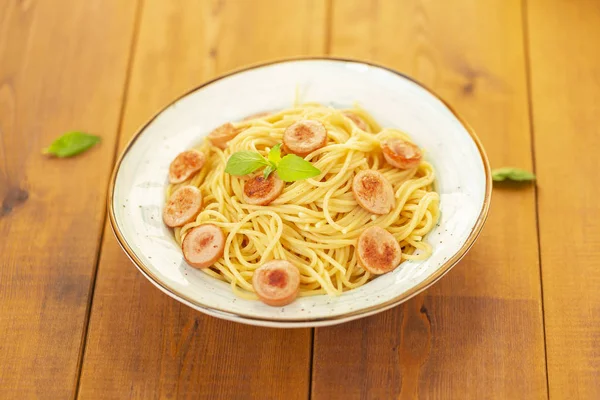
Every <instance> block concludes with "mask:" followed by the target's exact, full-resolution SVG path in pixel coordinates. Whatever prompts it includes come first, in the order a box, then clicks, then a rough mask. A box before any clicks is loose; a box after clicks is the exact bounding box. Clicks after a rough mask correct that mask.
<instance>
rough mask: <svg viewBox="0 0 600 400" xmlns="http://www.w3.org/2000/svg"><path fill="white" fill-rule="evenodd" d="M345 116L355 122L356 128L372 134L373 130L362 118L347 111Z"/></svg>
mask: <svg viewBox="0 0 600 400" xmlns="http://www.w3.org/2000/svg"><path fill="white" fill-rule="evenodd" d="M344 115H345V116H346V117H348V119H350V121H352V122H354V124H355V125H356V126H358V128H359V129H361V130H363V131H365V132H370V131H371V130H370V129H369V125H367V123H366V122H365V120H364V119H362V118H361V117H359V116H358V115H356V114H354V113H353V112H350V111H346V112H344Z"/></svg>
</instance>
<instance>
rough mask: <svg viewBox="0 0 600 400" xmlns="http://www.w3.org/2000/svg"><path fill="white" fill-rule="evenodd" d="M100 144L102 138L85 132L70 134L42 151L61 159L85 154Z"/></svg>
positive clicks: (66, 134)
mask: <svg viewBox="0 0 600 400" xmlns="http://www.w3.org/2000/svg"><path fill="white" fill-rule="evenodd" d="M98 142H100V136H95V135H90V134H88V133H83V132H69V133H65V134H64V135H62V136H61V137H59V138H58V139H56V140H55V141H54V142H52V144H51V145H50V146H48V147H47V148H45V149H44V150H42V153H44V154H52V155H54V156H56V157H60V158H64V157H71V156H75V155H77V154H79V153H83V152H84V151H86V150H88V149H89V148H90V147H92V146H93V145H95V144H96V143H98Z"/></svg>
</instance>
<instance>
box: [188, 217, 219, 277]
mask: <svg viewBox="0 0 600 400" xmlns="http://www.w3.org/2000/svg"><path fill="white" fill-rule="evenodd" d="M181 248H182V250H183V256H184V257H185V260H186V261H187V263H188V264H190V265H191V266H192V267H195V268H207V267H210V266H211V265H213V264H214V263H215V262H216V261H217V260H218V259H219V258H221V256H223V251H224V250H225V234H224V233H223V231H222V230H221V228H219V227H218V226H216V225H213V224H203V225H198V226H197V227H195V228H194V229H192V230H190V231H189V232H188V234H187V235H186V236H185V239H183V243H182V244H181Z"/></svg>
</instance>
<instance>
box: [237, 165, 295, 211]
mask: <svg viewBox="0 0 600 400" xmlns="http://www.w3.org/2000/svg"><path fill="white" fill-rule="evenodd" d="M284 186H285V183H284V182H283V181H282V180H281V179H279V177H278V176H277V175H275V174H273V173H272V174H271V175H269V177H268V178H267V179H265V178H264V177H263V176H262V174H261V175H256V176H255V177H253V178H250V179H248V180H247V181H246V183H245V184H244V192H243V193H242V195H243V197H244V202H245V203H246V204H252V205H255V206H266V205H267V204H269V203H270V202H272V201H273V200H275V199H276V198H277V197H278V196H279V195H280V194H281V192H282V191H283V187H284Z"/></svg>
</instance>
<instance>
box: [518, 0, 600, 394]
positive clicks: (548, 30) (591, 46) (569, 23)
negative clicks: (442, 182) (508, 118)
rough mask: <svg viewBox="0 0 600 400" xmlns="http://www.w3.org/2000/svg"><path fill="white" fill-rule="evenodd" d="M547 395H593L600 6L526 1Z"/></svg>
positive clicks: (598, 317) (599, 371)
mask: <svg viewBox="0 0 600 400" xmlns="http://www.w3.org/2000/svg"><path fill="white" fill-rule="evenodd" d="M527 15H528V20H527V21H528V30H529V38H530V40H529V49H530V69H531V89H532V90H531V100H532V115H533V126H534V137H535V155H536V171H537V174H538V193H539V224H540V240H541V243H540V244H541V256H542V258H541V259H542V281H543V287H544V310H545V320H546V336H547V352H548V378H549V387H550V398H554V399H598V398H600V221H599V220H598V216H600V203H598V199H599V198H600V189H599V187H598V184H597V183H598V180H597V175H598V171H599V170H600V162H599V161H598V154H597V153H598V149H600V128H599V126H600V125H599V123H598V121H599V119H598V115H600V47H599V45H598V39H599V38H600V3H599V2H597V1H577V2H567V1H538V0H530V1H529V2H528V10H527Z"/></svg>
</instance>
